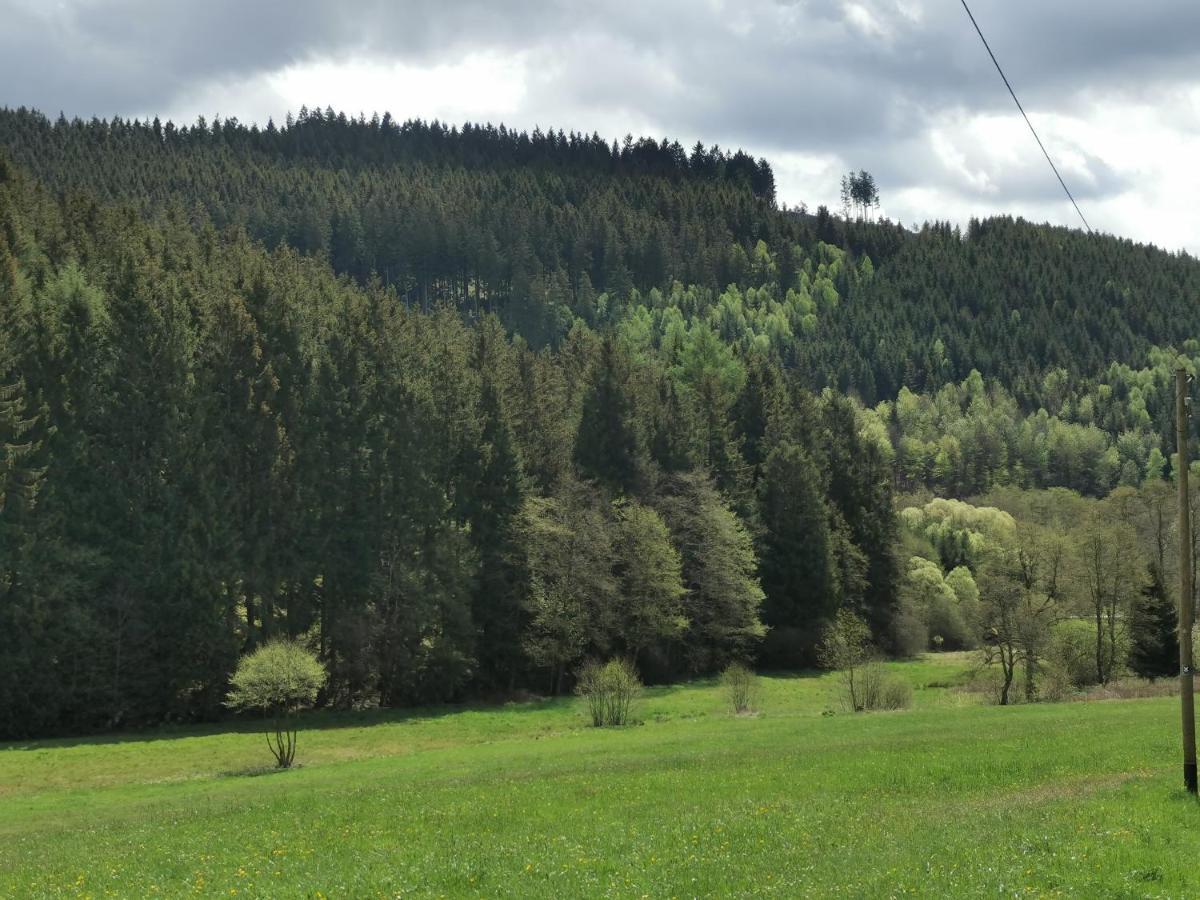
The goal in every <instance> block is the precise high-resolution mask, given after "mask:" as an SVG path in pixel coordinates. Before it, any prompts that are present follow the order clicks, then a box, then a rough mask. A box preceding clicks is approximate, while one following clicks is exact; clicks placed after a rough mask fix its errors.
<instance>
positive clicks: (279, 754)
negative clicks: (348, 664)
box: [225, 640, 325, 769]
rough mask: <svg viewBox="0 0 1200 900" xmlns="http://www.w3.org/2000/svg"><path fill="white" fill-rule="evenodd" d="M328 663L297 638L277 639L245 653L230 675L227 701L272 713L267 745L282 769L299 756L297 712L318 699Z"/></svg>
mask: <svg viewBox="0 0 1200 900" xmlns="http://www.w3.org/2000/svg"><path fill="white" fill-rule="evenodd" d="M324 683H325V667H324V666H322V665H321V663H320V661H319V660H318V659H317V658H316V657H315V656H314V655H313V654H312V653H311V652H309V651H308V650H307V649H306V648H305V647H303V646H302V645H301V644H299V643H297V642H295V641H289V640H275V641H271V642H270V643H267V644H264V645H263V646H261V647H259V648H258V649H257V650H255V651H254V652H253V653H250V654H248V655H247V656H244V657H242V660H241V662H239V663H238V667H237V671H236V672H234V673H233V678H232V679H230V686H231V687H232V690H231V691H230V692H229V696H228V697H227V699H226V701H225V705H226V706H229V707H230V708H232V709H255V710H259V711H261V712H263V713H265V714H266V715H268V716H270V717H271V726H270V728H268V729H267V746H268V747H269V748H270V749H271V754H272V755H273V756H274V757H275V764H276V766H277V767H279V768H281V769H286V768H289V767H290V766H291V765H292V762H293V761H294V760H295V758H296V727H295V720H294V715H295V713H296V712H298V711H299V710H301V709H303V708H304V707H306V706H311V705H312V703H313V701H315V700H316V699H317V693H318V692H319V691H320V690H321V686H322V685H323V684H324Z"/></svg>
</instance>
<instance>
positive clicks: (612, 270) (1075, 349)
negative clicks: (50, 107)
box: [0, 110, 1200, 413]
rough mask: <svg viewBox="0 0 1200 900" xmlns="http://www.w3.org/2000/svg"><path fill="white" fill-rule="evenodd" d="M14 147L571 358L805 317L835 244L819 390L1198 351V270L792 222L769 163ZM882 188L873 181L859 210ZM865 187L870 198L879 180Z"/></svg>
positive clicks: (65, 134)
mask: <svg viewBox="0 0 1200 900" xmlns="http://www.w3.org/2000/svg"><path fill="white" fill-rule="evenodd" d="M0 146H2V147H3V148H4V150H5V152H6V153H7V154H8V155H9V156H10V158H11V159H12V160H13V161H15V162H16V163H18V164H19V165H20V166H21V167H22V168H24V169H26V170H28V171H29V172H30V173H32V174H33V175H34V176H35V177H36V178H37V179H38V180H39V181H40V182H41V183H42V184H44V185H45V187H46V188H47V189H48V190H51V191H53V192H55V193H56V194H59V195H66V194H70V193H73V192H83V193H85V194H89V195H91V196H94V197H95V198H97V199H98V200H99V201H101V202H105V203H109V202H119V203H121V204H123V205H127V206H130V207H132V208H134V209H137V210H138V211H139V212H141V213H142V214H143V215H146V216H150V217H158V216H169V215H176V216H186V217H189V218H191V219H192V220H193V222H200V221H211V222H212V223H213V224H214V225H215V226H216V227H217V228H218V229H221V228H224V227H226V226H234V227H240V228H243V229H244V230H245V231H246V233H247V234H248V235H249V236H250V237H251V238H253V239H256V240H258V241H261V242H262V243H264V244H265V245H266V246H267V247H268V248H270V249H273V248H276V247H279V246H282V245H286V246H289V247H292V248H294V249H296V250H298V251H300V252H301V253H304V254H306V255H316V256H321V257H324V258H325V259H327V260H328V261H329V263H330V265H331V266H332V267H333V269H334V270H335V271H336V272H338V273H339V274H347V275H350V276H351V277H353V278H354V279H355V280H356V281H357V282H358V283H359V284H360V285H363V286H365V285H366V284H367V283H368V282H369V281H370V280H371V278H372V277H378V278H379V279H380V280H381V281H382V282H383V283H384V284H385V285H386V286H390V287H394V288H395V289H396V291H397V293H398V294H400V295H401V296H402V297H403V298H405V299H406V300H407V301H408V302H410V303H413V304H415V305H421V306H422V307H423V308H427V309H428V308H432V307H433V306H435V305H437V304H439V303H449V304H452V305H454V306H455V307H456V308H458V309H459V310H460V311H462V312H463V313H464V314H465V315H467V316H468V317H470V316H481V315H484V314H487V313H489V312H490V313H495V314H496V315H498V316H499V317H500V318H501V319H502V321H503V322H504V323H505V325H506V326H508V327H509V328H512V329H515V330H517V331H520V332H521V333H522V334H523V335H525V336H526V339H527V340H528V341H529V342H530V343H532V344H534V345H535V346H538V347H540V346H542V345H543V344H549V345H552V346H557V345H558V344H559V343H560V342H561V341H562V340H563V339H564V338H565V337H566V335H567V333H568V332H569V331H570V327H571V325H572V323H573V322H574V321H575V320H576V319H579V318H583V319H584V320H585V321H587V322H588V324H589V325H591V326H592V327H596V325H597V320H601V321H603V322H605V323H608V324H611V323H612V322H614V321H615V320H619V319H621V318H622V317H624V316H626V315H627V314H628V311H629V310H631V309H633V308H635V307H636V306H637V305H639V303H645V298H647V297H648V296H649V295H650V292H651V291H652V290H657V291H658V292H659V293H660V295H663V296H668V295H670V294H671V293H672V292H673V290H674V286H675V285H676V283H678V284H679V285H680V286H681V289H683V290H693V291H700V292H703V293H704V294H705V296H707V297H709V298H711V300H709V301H708V302H710V303H713V302H716V301H717V298H719V297H720V295H721V294H722V293H723V292H725V291H726V290H727V288H728V287H729V285H731V284H737V285H739V286H740V288H741V289H742V290H743V292H744V291H745V290H746V289H748V288H754V290H755V291H756V292H758V294H759V295H760V296H758V297H757V298H756V300H755V301H754V302H755V303H756V304H757V305H758V306H760V307H767V306H769V305H770V304H781V305H786V304H787V302H788V296H789V292H791V293H792V294H793V295H795V294H800V293H802V289H803V288H804V285H803V284H802V276H803V275H804V274H805V266H804V264H805V261H806V260H811V261H812V266H813V268H814V269H815V268H816V266H818V265H819V264H820V263H821V262H824V263H825V264H826V265H827V266H831V264H832V261H831V260H830V259H829V258H827V251H822V250H821V249H820V245H821V244H824V245H825V246H827V247H830V248H836V249H837V250H838V251H839V252H840V253H841V254H843V257H844V261H843V263H842V265H841V267H840V269H841V270H840V272H839V273H837V274H830V277H829V281H830V285H829V288H830V290H833V291H835V292H836V294H837V296H838V298H839V299H840V301H841V302H840V305H839V307H838V313H837V315H836V316H830V317H828V318H827V320H825V321H823V322H822V323H821V327H820V328H815V329H814V328H810V329H809V330H808V331H804V330H803V326H802V325H801V321H800V320H802V319H803V318H804V314H801V315H800V316H797V317H795V318H796V321H795V322H793V323H792V331H793V336H791V337H788V338H787V339H786V340H778V339H775V342H776V343H777V344H781V345H782V344H786V345H787V351H786V353H785V354H784V355H783V357H782V358H783V362H784V364H785V365H786V366H788V367H789V368H796V369H798V370H800V371H801V372H802V373H803V377H804V379H805V381H806V383H807V384H808V386H809V387H810V388H812V389H814V390H821V389H823V388H825V387H830V388H833V389H834V390H837V391H839V392H842V393H850V394H854V395H856V396H857V397H859V398H861V399H862V401H863V402H864V403H866V404H868V405H872V406H873V405H875V404H877V403H879V402H881V401H887V400H892V399H894V398H895V397H896V395H897V394H898V393H899V391H900V389H901V388H902V387H907V388H909V389H910V390H912V391H915V392H935V391H937V390H938V389H939V388H940V387H941V386H942V385H944V384H946V383H948V382H960V381H962V380H963V379H965V378H967V377H968V375H969V374H970V373H971V371H973V370H974V371H978V372H979V373H980V374H981V375H982V376H983V377H984V378H985V379H994V380H997V381H999V382H1000V383H1001V384H1003V385H1004V387H1005V388H1006V389H1007V390H1008V391H1009V392H1011V394H1012V395H1013V397H1014V399H1015V400H1016V401H1017V403H1018V404H1019V405H1020V407H1021V409H1022V410H1023V411H1024V412H1026V413H1028V412H1034V411H1036V410H1037V409H1038V408H1039V407H1040V406H1045V405H1046V401H1047V397H1046V396H1045V395H1044V390H1045V379H1046V376H1047V375H1048V374H1049V373H1050V372H1051V371H1052V370H1061V371H1063V372H1065V373H1066V375H1067V376H1068V378H1069V379H1071V380H1072V381H1082V380H1084V379H1088V378H1093V377H1095V376H1096V375H1097V373H1101V372H1104V371H1105V370H1106V369H1107V368H1108V366H1109V365H1110V364H1112V363H1113V362H1114V361H1117V362H1120V363H1123V364H1126V365H1129V366H1133V367H1135V368H1140V367H1143V366H1146V365H1148V364H1149V362H1150V360H1149V354H1150V353H1151V350H1152V348H1153V347H1155V346H1156V345H1157V346H1160V347H1166V346H1176V347H1179V346H1181V345H1182V342H1183V341H1184V340H1186V339H1188V338H1190V337H1192V336H1194V335H1195V334H1196V332H1197V330H1198V329H1200V309H1198V308H1197V306H1196V304H1194V303H1191V302H1190V299H1189V298H1192V297H1195V296H1196V295H1197V293H1200V267H1198V266H1197V265H1196V262H1195V260H1193V259H1191V258H1190V257H1188V256H1186V255H1183V254H1172V253H1165V252H1163V251H1160V250H1157V249H1155V248H1153V247H1147V246H1142V245H1135V244H1133V243H1132V242H1130V241H1126V240H1119V239H1116V238H1113V237H1109V236H1088V235H1084V234H1082V233H1078V232H1072V231H1070V230H1068V229H1064V228H1050V227H1046V226H1037V225H1033V224H1031V223H1028V222H1024V221H1021V220H1013V219H1011V218H1006V217H1000V218H994V219H988V220H984V221H972V222H971V223H970V224H969V226H968V227H967V228H966V229H965V230H960V229H958V228H956V227H953V226H951V225H949V224H946V223H940V222H932V223H927V224H926V225H924V226H921V227H918V228H916V229H915V230H912V229H908V228H904V227H901V226H900V225H898V224H896V223H893V222H889V221H887V220H881V221H867V220H866V218H863V220H860V221H851V220H847V219H843V218H841V217H838V216H834V215H832V214H831V213H830V212H829V210H827V209H824V208H818V209H817V211H816V212H815V213H814V214H811V215H810V214H808V213H807V212H803V211H798V210H790V209H787V208H781V207H779V206H777V205H776V204H775V202H774V200H773V197H774V193H773V176H772V175H771V173H770V167H769V165H767V164H766V163H765V162H763V161H762V160H758V161H755V160H753V159H751V158H750V157H749V155H748V154H745V153H743V152H741V151H735V152H733V153H729V152H728V151H724V150H721V149H719V148H711V147H710V148H708V149H705V148H704V147H703V146H697V147H694V148H693V149H692V151H690V153H685V152H684V151H683V149H682V148H681V147H679V146H678V145H677V144H675V143H674V142H671V141H668V140H666V139H662V140H658V141H655V140H652V139H649V138H640V139H637V140H634V139H633V138H630V139H629V140H627V141H623V142H620V143H619V144H618V145H617V146H615V147H614V146H613V145H612V144H609V143H607V142H605V141H604V140H601V139H599V138H597V137H596V136H591V137H585V136H583V135H578V134H577V135H562V134H559V133H557V132H552V131H547V132H544V133H539V132H535V133H533V134H525V133H522V132H515V131H512V130H510V129H505V128H503V127H502V126H490V125H473V124H469V123H468V124H466V125H464V126H446V125H444V124H440V123H422V122H406V123H396V122H394V121H393V120H391V118H390V117H388V116H384V117H383V118H378V119H376V118H374V117H373V118H372V119H369V120H368V119H365V118H363V117H349V116H346V115H344V114H341V113H335V112H334V111H332V110H325V111H323V112H317V111H306V112H305V113H304V114H303V115H301V116H300V117H298V118H293V119H292V120H291V121H290V123H289V122H285V123H283V125H282V126H280V127H273V126H272V125H270V124H269V125H268V127H266V128H259V127H257V126H253V125H251V126H247V125H244V124H242V123H239V122H237V121H236V120H220V121H218V120H215V119H214V120H213V121H198V122H196V123H194V124H191V125H187V126H176V125H174V124H172V123H166V124H163V123H156V122H155V121H150V122H145V121H128V120H121V119H116V120H100V119H93V120H90V121H86V122H85V121H80V120H66V119H63V118H60V119H58V120H57V121H52V120H50V119H48V118H46V117H45V116H43V115H41V114H40V113H37V112H35V111H30V110H0ZM755 172H757V173H758V174H757V175H755V174H754V173H755ZM867 174H869V173H864V172H859V173H857V174H856V175H854V182H855V184H857V185H859V190H858V193H859V194H862V193H863V189H862V184H863V178H864V175H867ZM847 184H848V185H849V184H850V180H849V179H848V181H847ZM866 187H868V188H870V190H868V191H867V192H866V194H865V196H868V197H871V198H873V197H874V196H875V192H877V190H878V188H877V187H876V186H875V185H874V184H873V180H872V183H870V184H867V185H866ZM872 202H873V201H872ZM760 242H761V245H762V247H763V248H765V250H764V251H761V252H760V248H759V245H760ZM764 253H765V255H766V260H764V258H763V254H764ZM823 254H826V255H823ZM768 262H769V264H768ZM868 263H869V265H868ZM807 274H808V276H809V279H810V284H809V286H808V287H809V290H810V292H811V290H812V288H813V284H812V281H813V280H814V276H815V272H814V271H809V272H808V273H807ZM634 292H636V296H635V293H634ZM601 297H603V298H604V302H603V303H601V302H600V298H601ZM639 298H640V299H639ZM811 298H812V300H813V301H814V302H815V303H816V304H817V306H818V307H819V306H820V305H821V302H822V301H821V298H820V297H819V296H818V295H817V294H815V293H812V294H811ZM743 304H744V305H746V306H749V305H750V303H749V302H747V301H746V299H745V297H744V296H743ZM801 305H802V304H801ZM793 306H796V304H793ZM816 315H817V317H818V318H819V317H820V311H819V310H818V311H817V312H816ZM812 324H813V322H812V321H811V320H809V325H810V326H811V325H812ZM772 327H774V326H772ZM756 333H757V329H756Z"/></svg>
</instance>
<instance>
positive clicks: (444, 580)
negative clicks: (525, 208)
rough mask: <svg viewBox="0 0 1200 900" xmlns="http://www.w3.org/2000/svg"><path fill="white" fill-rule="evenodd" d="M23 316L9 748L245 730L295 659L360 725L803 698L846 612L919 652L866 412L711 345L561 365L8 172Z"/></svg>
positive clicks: (581, 350) (595, 336) (228, 238)
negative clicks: (273, 672) (756, 689)
mask: <svg viewBox="0 0 1200 900" xmlns="http://www.w3.org/2000/svg"><path fill="white" fill-rule="evenodd" d="M0 317H2V320H0V335H2V336H3V337H2V342H0V372H2V373H3V376H2V377H0V384H2V385H3V388H2V392H0V446H3V448H4V450H3V458H2V460H3V464H4V465H3V467H2V468H0V497H3V503H2V506H0V529H2V530H3V536H4V540H3V542H2V543H0V573H2V575H0V592H2V597H0V632H2V633H3V634H4V635H5V638H4V648H3V653H0V669H2V670H3V673H2V676H3V677H0V685H2V687H0V731H2V732H3V734H4V735H5V736H7V737H15V736H23V735H31V734H49V733H59V732H74V731H83V730H90V729H103V728H112V727H118V726H127V725H136V724H142V723H150V722H159V721H173V720H186V719H196V718H206V717H212V716H215V715H218V714H219V712H220V709H221V702H222V699H223V697H224V695H225V691H226V688H227V684H228V678H229V676H230V674H231V672H232V671H233V669H234V666H235V664H236V661H237V659H238V657H239V655H240V654H242V653H244V652H245V651H247V650H249V649H252V648H254V647H256V646H259V645H261V644H262V643H264V642H265V641H267V640H269V639H270V638H271V637H274V636H303V637H304V638H305V639H306V640H308V641H309V642H311V643H312V645H313V646H315V647H316V648H317V649H318V652H319V655H320V657H321V660H322V662H323V663H324V664H325V665H326V667H327V669H328V672H329V680H328V682H327V684H326V685H325V687H324V689H323V690H324V693H323V695H322V697H323V701H324V702H327V703H330V704H337V705H362V704H376V703H378V704H384V705H400V704H409V703H426V702H435V701H444V700H450V699H455V698H460V697H464V696H499V695H507V694H510V693H511V692H512V691H514V690H517V689H534V690H538V691H553V690H559V689H562V688H564V687H565V686H566V683H567V682H568V681H569V679H570V678H571V677H572V675H573V673H574V671H575V670H576V668H577V667H578V666H579V665H580V664H581V663H582V662H583V661H585V660H586V659H587V658H589V657H604V656H611V655H623V656H628V657H630V658H632V659H635V660H636V661H637V664H638V666H639V668H640V669H641V671H642V672H643V673H644V674H645V675H646V676H647V677H649V678H651V679H655V680H663V679H669V678H675V677H679V676H683V675H691V674H696V673H704V672H712V671H716V670H718V669H719V668H723V667H724V666H725V665H726V664H727V663H728V662H730V661H732V660H747V661H751V660H756V659H757V660H760V661H762V662H765V663H769V664H772V665H782V666H797V665H803V664H807V663H810V662H811V661H812V655H813V652H814V648H815V645H816V642H817V640H818V638H819V631H820V622H821V621H822V618H823V617H824V616H826V615H828V614H829V613H830V611H831V610H834V609H836V608H839V607H843V606H849V607H853V608H854V609H856V610H858V611H859V612H860V613H861V614H862V615H863V616H864V617H865V618H867V619H868V620H869V621H870V622H871V623H872V626H873V628H874V629H875V630H876V633H877V634H878V635H879V636H880V639H881V640H884V641H890V640H891V634H892V619H893V616H894V612H895V606H896V579H897V571H896V568H895V565H894V562H893V557H892V550H891V548H892V533H893V531H894V527H895V516H894V512H893V504H892V498H891V473H890V470H889V468H888V466H887V465H886V463H885V461H884V458H883V456H882V454H881V452H880V450H879V448H878V447H876V446H875V445H874V444H872V443H871V442H869V441H866V440H865V439H864V438H863V436H862V435H861V434H860V429H859V411H858V410H857V408H856V407H855V406H854V404H853V403H851V402H850V401H849V400H847V399H846V398H844V397H841V396H838V395H833V394H828V395H818V394H814V393H812V392H811V391H810V390H808V388H807V387H806V386H805V385H804V384H803V383H802V381H801V379H800V378H799V377H797V375H796V373H794V372H788V371H786V370H784V369H782V368H780V367H779V366H778V365H777V364H776V363H775V362H774V361H773V360H772V358H771V357H770V355H769V354H766V353H764V352H754V351H753V349H752V348H750V349H749V350H747V351H743V350H742V349H741V348H740V347H738V346H736V345H732V344H730V343H728V342H726V341H723V340H721V339H720V337H719V336H718V335H717V333H716V332H715V331H714V330H713V329H712V328H710V327H708V325H707V324H705V323H703V322H697V323H693V324H692V325H690V326H688V327H685V328H683V329H682V330H680V331H679V333H678V335H677V338H678V340H677V341H676V342H675V343H672V344H668V345H666V346H659V347H648V346H645V345H639V344H638V343H637V342H636V341H634V340H633V339H632V338H631V337H629V336H627V335H624V334H622V333H621V332H620V331H618V330H616V329H612V328H597V329H593V328H590V327H588V326H587V325H586V324H585V323H583V322H582V321H577V322H575V323H574V324H573V326H572V328H571V330H570V331H569V332H568V334H567V335H566V336H565V337H564V338H563V340H562V341H561V343H560V345H559V346H557V347H555V348H551V347H546V348H542V349H540V350H537V349H534V348H532V347H531V346H529V344H528V343H527V342H525V341H524V340H523V339H522V338H521V337H519V336H515V337H514V336H510V335H509V333H508V332H507V331H506V329H505V328H504V327H503V326H502V325H501V323H500V322H499V321H498V320H496V319H495V318H494V317H490V316H484V317H481V318H480V319H479V320H477V321H475V322H473V323H472V322H469V321H465V320H464V318H463V317H462V316H461V314H460V312H459V311H458V310H455V309H453V308H449V307H443V308H434V309H431V310H430V311H428V312H426V311H424V310H423V309H422V308H421V307H420V306H419V305H414V304H411V303H408V302H406V301H405V298H403V297H402V296H401V295H400V294H399V293H398V292H397V291H396V290H395V289H394V288H393V287H389V286H385V285H384V284H382V283H381V282H379V281H377V280H375V281H371V282H369V283H368V284H367V285H366V286H360V285H358V284H357V283H355V282H353V281H352V280H348V279H346V278H345V277H338V276H337V275H335V274H334V273H333V271H332V270H331V269H330V267H329V266H328V265H327V263H326V262H325V261H324V260H321V259H319V258H314V257H310V256H306V255H303V254H300V253H298V252H296V251H295V250H293V249H291V248H289V247H278V248H276V249H274V250H267V249H266V248H264V247H263V246H262V245H261V244H260V243H258V242H256V241H253V240H252V239H250V238H249V237H248V236H247V235H246V234H245V233H244V232H243V231H240V230H238V229H223V230H218V229H216V228H214V227H213V226H212V225H211V224H210V223H207V222H203V223H200V224H199V226H198V227H197V225H196V223H195V222H194V220H193V219H192V217H191V216H190V215H188V214H187V213H185V212H183V211H181V210H178V211H176V212H174V213H172V214H170V215H167V216H165V217H163V218H161V219H155V220H147V219H146V218H144V217H143V216H142V215H141V214H140V212H139V211H137V210H136V209H134V208H130V207H124V206H121V205H119V204H117V205H113V204H102V203H98V202H96V201H95V200H93V199H91V198H88V197H86V196H83V195H72V196H70V197H63V198H59V197H56V196H54V195H52V194H49V193H47V192H46V191H44V190H42V189H41V187H40V186H39V185H38V184H36V183H35V182H33V181H32V180H30V179H28V178H26V177H25V176H23V175H22V174H21V173H20V172H19V171H18V170H17V169H16V168H15V167H14V166H12V165H11V164H8V163H2V164H0Z"/></svg>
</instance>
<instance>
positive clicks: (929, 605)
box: [900, 556, 979, 650]
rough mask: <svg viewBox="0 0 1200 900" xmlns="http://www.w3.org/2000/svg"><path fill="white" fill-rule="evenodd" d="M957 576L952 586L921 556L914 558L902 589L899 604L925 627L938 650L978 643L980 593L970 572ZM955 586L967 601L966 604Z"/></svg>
mask: <svg viewBox="0 0 1200 900" xmlns="http://www.w3.org/2000/svg"><path fill="white" fill-rule="evenodd" d="M954 572H955V573H957V574H955V576H954V584H953V585H952V584H951V581H950V579H949V577H948V576H945V575H943V573H942V568H941V566H940V565H938V564H937V563H935V562H932V561H931V560H928V559H923V558H921V557H919V556H918V557H913V558H911V559H910V560H909V561H908V567H907V570H906V571H905V574H904V580H903V581H902V582H901V585H900V604H901V608H902V609H904V610H908V611H911V612H912V613H913V614H914V615H916V616H917V617H918V618H919V619H920V620H921V622H923V623H924V625H925V632H926V634H927V635H928V636H929V639H930V640H931V641H933V642H934V643H935V645H936V647H937V648H938V649H946V650H966V649H969V648H971V647H974V646H975V644H976V641H977V635H978V628H979V624H978V616H979V611H978V596H979V592H978V589H977V588H976V587H975V582H974V579H973V578H972V576H971V573H970V570H968V569H967V568H966V567H964V566H959V567H957V568H956V569H954ZM954 585H957V586H958V589H959V591H962V596H966V597H967V598H968V599H967V600H966V601H965V602H964V601H963V599H962V596H960V594H959V592H958V591H956V590H955V587H954ZM972 595H973V596H972ZM937 638H941V640H940V641H939V640H937ZM922 649H924V648H922Z"/></svg>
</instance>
